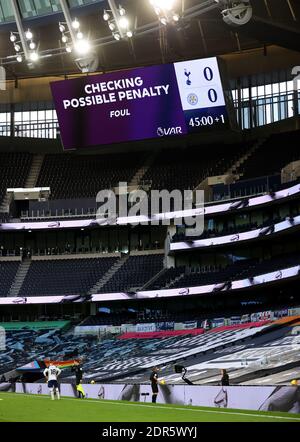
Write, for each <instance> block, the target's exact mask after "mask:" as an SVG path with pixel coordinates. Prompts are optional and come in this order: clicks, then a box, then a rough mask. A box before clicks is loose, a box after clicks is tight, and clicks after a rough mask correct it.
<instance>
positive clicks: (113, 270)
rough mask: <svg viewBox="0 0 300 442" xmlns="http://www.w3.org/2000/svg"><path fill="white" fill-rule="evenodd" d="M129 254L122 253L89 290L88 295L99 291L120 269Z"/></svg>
mask: <svg viewBox="0 0 300 442" xmlns="http://www.w3.org/2000/svg"><path fill="white" fill-rule="evenodd" d="M128 258H129V255H123V256H122V257H121V258H120V259H118V261H117V262H116V263H115V264H113V265H112V267H111V268H110V269H109V270H108V271H107V272H106V273H105V274H104V275H103V276H102V278H101V279H100V280H99V281H98V282H97V283H96V284H95V285H94V286H93V287H92V288H91V289H90V290H89V292H88V294H89V295H94V294H97V293H100V290H101V288H102V287H104V285H105V284H106V283H107V282H108V281H110V280H111V278H112V277H113V276H114V275H115V274H116V273H117V272H118V271H119V270H120V268H121V267H122V266H123V265H124V264H125V262H126V261H127V260H128Z"/></svg>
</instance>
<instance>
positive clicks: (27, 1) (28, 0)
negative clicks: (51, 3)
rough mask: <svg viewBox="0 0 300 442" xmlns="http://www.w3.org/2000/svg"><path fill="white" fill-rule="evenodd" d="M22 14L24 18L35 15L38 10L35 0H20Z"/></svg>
mask: <svg viewBox="0 0 300 442" xmlns="http://www.w3.org/2000/svg"><path fill="white" fill-rule="evenodd" d="M19 7H20V11H21V15H22V17H24V18H27V17H35V16H36V15H37V11H36V8H35V4H34V1H33V0H19Z"/></svg>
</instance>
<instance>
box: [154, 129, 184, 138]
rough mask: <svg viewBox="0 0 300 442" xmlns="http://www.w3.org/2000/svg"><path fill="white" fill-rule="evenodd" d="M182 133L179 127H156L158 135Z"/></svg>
mask: <svg viewBox="0 0 300 442" xmlns="http://www.w3.org/2000/svg"><path fill="white" fill-rule="evenodd" d="M178 134H182V128H181V127H167V128H164V127H159V128H158V129H157V135H158V136H159V137H166V136H168V135H178Z"/></svg>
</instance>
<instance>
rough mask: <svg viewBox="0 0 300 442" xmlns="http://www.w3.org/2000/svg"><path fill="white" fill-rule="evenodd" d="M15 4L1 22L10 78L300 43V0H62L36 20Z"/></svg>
mask: <svg viewBox="0 0 300 442" xmlns="http://www.w3.org/2000/svg"><path fill="white" fill-rule="evenodd" d="M71 1H72V3H71ZM76 1H77V0H76ZM10 2H11V6H12V8H11V9H12V14H13V21H9V22H7V23H5V22H0V65H1V66H4V67H5V69H6V71H7V75H8V77H10V78H25V77H32V76H42V75H51V74H53V75H68V74H72V73H78V72H84V73H87V72H94V71H100V70H101V71H108V70H114V69H120V68H126V67H132V66H138V65H139V66H141V65H147V64H154V63H164V62H168V61H170V62H171V61H178V60H182V59H188V58H195V57H206V56H212V55H221V54H226V53H233V52H240V51H243V50H249V49H254V48H259V47H264V46H266V45H272V44H275V45H278V46H283V47H285V48H289V49H292V50H295V51H299V48H300V26H299V20H300V4H299V2H298V1H297V0H276V5H275V4H274V1H271V0H200V1H199V0H139V1H136V0H118V1H117V0H85V3H86V4H87V5H84V6H82V7H77V8H74V7H70V6H72V5H73V4H74V0H54V2H53V3H55V5H56V12H51V13H49V12H48V13H47V14H44V15H40V16H36V17H25V16H24V14H22V7H21V2H22V0H10ZM32 3H33V4H34V3H35V2H34V0H33V2H32ZM0 7H1V5H0ZM0 17H1V11H0Z"/></svg>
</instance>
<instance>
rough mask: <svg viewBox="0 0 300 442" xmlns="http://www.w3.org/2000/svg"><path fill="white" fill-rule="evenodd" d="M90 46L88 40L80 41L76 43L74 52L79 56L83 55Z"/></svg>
mask: <svg viewBox="0 0 300 442" xmlns="http://www.w3.org/2000/svg"><path fill="white" fill-rule="evenodd" d="M90 48H91V45H90V43H89V41H88V40H85V39H82V40H79V41H78V42H77V43H76V46H75V49H76V52H77V53H78V54H80V55H85V54H87V53H88V52H89V50H90Z"/></svg>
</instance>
